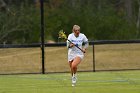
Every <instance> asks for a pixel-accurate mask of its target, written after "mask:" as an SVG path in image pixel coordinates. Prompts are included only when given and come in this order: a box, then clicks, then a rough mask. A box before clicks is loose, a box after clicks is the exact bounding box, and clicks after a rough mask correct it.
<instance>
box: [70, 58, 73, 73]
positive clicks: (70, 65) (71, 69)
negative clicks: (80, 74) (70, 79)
mask: <svg viewBox="0 0 140 93" xmlns="http://www.w3.org/2000/svg"><path fill="white" fill-rule="evenodd" d="M72 62H73V60H72V61H69V66H70V71H71V76H72V75H73V69H72Z"/></svg>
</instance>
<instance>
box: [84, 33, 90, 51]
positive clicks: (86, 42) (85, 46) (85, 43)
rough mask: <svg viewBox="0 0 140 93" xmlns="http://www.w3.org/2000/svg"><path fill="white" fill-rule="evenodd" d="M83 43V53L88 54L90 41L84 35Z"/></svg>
mask: <svg viewBox="0 0 140 93" xmlns="http://www.w3.org/2000/svg"><path fill="white" fill-rule="evenodd" d="M83 43H84V46H83V51H85V52H86V49H87V48H88V46H89V43H88V39H87V37H86V36H85V35H83Z"/></svg>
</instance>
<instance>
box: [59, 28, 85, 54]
mask: <svg viewBox="0 0 140 93" xmlns="http://www.w3.org/2000/svg"><path fill="white" fill-rule="evenodd" d="M59 38H62V39H64V40H68V38H67V35H66V34H65V32H64V31H63V30H60V31H59ZM68 41H69V42H70V43H71V44H74V43H72V42H71V41H70V40H68ZM74 45H75V44H74ZM75 47H77V48H78V49H80V50H81V51H82V52H83V53H85V51H83V50H82V49H81V48H80V47H78V46H76V45H75Z"/></svg>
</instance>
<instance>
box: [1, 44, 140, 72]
mask: <svg viewBox="0 0 140 93" xmlns="http://www.w3.org/2000/svg"><path fill="white" fill-rule="evenodd" d="M139 56H140V44H111V45H107V44H106V45H95V65H96V70H119V69H140V62H139V60H140V57H139ZM41 65H42V64H41V49H40V48H5V49H3V48H1V49H0V74H11V73H41V70H42V68H41ZM78 70H79V71H89V70H91V71H92V70H93V48H92V46H90V47H89V48H88V50H87V53H86V54H85V57H84V60H83V61H82V63H81V64H80V65H79V67H78ZM65 71H69V66H68V62H67V48H66V47H45V72H65Z"/></svg>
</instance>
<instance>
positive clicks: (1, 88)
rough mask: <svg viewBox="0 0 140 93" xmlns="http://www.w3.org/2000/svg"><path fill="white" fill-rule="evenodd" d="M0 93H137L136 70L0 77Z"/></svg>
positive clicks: (139, 83)
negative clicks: (73, 78)
mask: <svg viewBox="0 0 140 93" xmlns="http://www.w3.org/2000/svg"><path fill="white" fill-rule="evenodd" d="M0 93H140V71H138V70H137V71H114V72H79V73H78V82H77V85H76V86H75V87H72V86H71V77H70V74H69V73H59V74H58V73H56V74H45V75H42V74H24V75H0Z"/></svg>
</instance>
